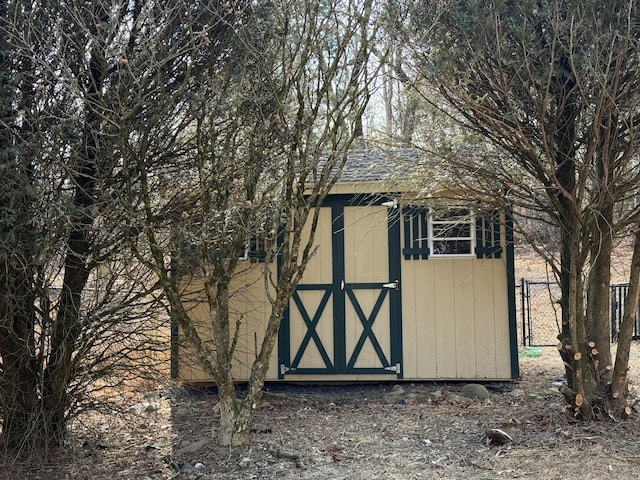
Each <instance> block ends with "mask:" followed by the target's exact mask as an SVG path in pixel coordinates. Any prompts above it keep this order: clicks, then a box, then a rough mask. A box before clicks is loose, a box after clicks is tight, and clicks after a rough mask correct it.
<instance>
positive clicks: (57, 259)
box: [0, 0, 198, 447]
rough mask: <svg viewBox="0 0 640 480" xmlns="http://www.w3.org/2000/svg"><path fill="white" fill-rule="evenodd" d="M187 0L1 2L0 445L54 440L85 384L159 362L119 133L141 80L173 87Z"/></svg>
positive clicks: (84, 395)
mask: <svg viewBox="0 0 640 480" xmlns="http://www.w3.org/2000/svg"><path fill="white" fill-rule="evenodd" d="M183 7H185V5H182V4H179V5H178V4H175V5H171V6H166V8H165V7H164V6H163V7H160V6H158V5H156V4H153V3H149V2H130V3H127V4H126V5H121V4H117V3H113V2H107V1H104V2H102V1H98V2H81V3H78V2H64V1H63V2H48V1H37V2H31V3H24V2H21V1H19V0H16V1H11V2H5V3H3V8H4V9H5V11H4V12H2V13H3V15H1V16H0V31H1V32H2V35H1V36H2V57H1V60H2V62H1V67H2V71H1V73H0V75H2V92H1V93H2V100H1V102H2V108H3V114H2V122H3V124H2V147H1V148H2V150H1V151H2V159H1V160H2V162H1V164H0V168H2V174H3V175H2V178H3V182H2V186H0V189H1V193H0V212H1V213H0V222H1V227H0V232H1V234H2V241H1V242H0V245H1V249H2V250H1V255H2V262H1V264H2V267H1V268H2V270H1V271H0V279H1V280H2V298H1V300H0V330H1V332H2V334H1V335H0V337H1V340H0V369H1V382H2V388H0V414H1V415H2V423H3V425H2V437H1V439H2V442H3V444H4V446H6V447H28V446H30V445H34V446H42V445H45V446H46V445H52V444H58V443H60V442H61V441H62V438H63V437H64V436H65V433H66V422H67V420H68V419H69V418H71V417H72V416H73V415H75V414H76V413H77V412H78V411H79V410H80V409H82V408H85V407H87V406H88V405H91V404H93V403H94V402H95V401H96V396H95V395H94V396H92V395H90V393H92V392H95V390H96V389H99V388H103V389H104V387H107V386H113V385H114V384H118V383H120V382H123V381H124V380H127V379H129V380H132V379H135V378H136V377H137V376H139V375H140V374H141V373H142V371H141V369H140V368H139V367H141V366H144V367H145V368H147V369H148V370H147V372H148V373H149V372H153V370H157V369H158V368H159V367H158V365H159V364H158V363H157V362H154V361H153V360H154V357H153V356H152V355H150V352H153V351H154V349H157V348H158V347H159V344H158V336H157V333H158V330H157V328H158V326H159V324H160V322H161V321H162V319H163V315H162V313H163V310H162V304H161V303H159V302H158V299H159V296H160V295H161V290H158V289H157V278H155V276H153V275H152V272H151V271H150V270H149V269H148V268H145V267H144V266H143V265H141V264H140V263H136V262H132V261H131V260H132V258H133V257H132V255H131V254H130V253H129V254H127V249H126V248H125V247H126V243H125V240H126V239H127V238H128V231H129V229H130V228H137V226H135V225H128V224H126V222H124V221H123V219H126V218H127V217H125V216H124V215H122V211H121V210H120V209H118V208H117V206H118V205H120V203H119V201H118V199H119V197H120V195H121V192H122V191H123V189H124V176H123V175H122V167H123V165H122V155H121V153H120V152H119V150H118V143H117V136H116V135H117V134H119V133H120V130H119V129H118V128H117V127H118V126H119V125H120V123H121V122H122V121H124V119H123V117H122V113H123V111H124V107H125V106H126V105H128V104H129V103H130V102H131V100H132V98H133V97H134V96H135V95H139V94H140V92H141V91H144V92H145V94H146V97H145V98H146V100H147V101H153V98H154V97H155V98H159V97H160V96H161V95H162V94H165V92H175V91H176V90H177V88H178V86H182V84H181V83H180V82H179V81H178V79H179V78H180V76H181V75H182V70H183V69H187V67H188V65H185V63H184V62H183V63H182V64H180V63H179V62H180V61H183V60H184V58H185V54H184V52H185V51H188V50H189V49H190V48H191V46H190V45H189V44H188V43H186V42H188V41H193V38H191V37H183V36H182V33H183V31H184V30H185V29H188V28H190V27H192V26H193V25H192V24H190V23H189V21H195V20H194V18H193V17H189V16H188V14H189V12H190V10H189V8H186V7H185V8H183ZM193 8H194V9H195V10H198V8H196V7H193ZM154 22H157V23H154ZM181 30H182V31H181ZM161 47H162V48H164V50H163V49H161ZM154 61H155V62H156V63H155V65H157V64H161V65H162V68H160V69H156V70H150V69H149V67H147V69H146V70H145V71H143V72H140V71H137V72H136V73H140V74H141V75H140V76H139V77H137V78H135V79H133V83H132V84H126V83H125V82H124V80H125V79H127V80H131V79H132V77H130V76H128V77H127V76H125V75H123V73H124V72H125V71H130V70H128V68H129V65H130V64H131V65H142V64H144V65H148V66H149V65H154V63H153V62H154ZM172 69H173V70H172ZM176 85H177V86H176ZM134 87H135V88H134ZM174 105H175V104H174ZM168 115H171V112H170V113H167V116H168ZM167 116H165V117H164V118H165V119H166V118H167ZM136 118H137V121H138V122H141V123H145V122H149V121H150V120H151V119H150V118H148V117H147V118H145V117H141V116H138V117H136ZM167 128H171V126H168V127H167ZM164 318H165V322H166V315H165V316H164ZM141 359H144V362H140V360H141ZM163 360H164V359H163Z"/></svg>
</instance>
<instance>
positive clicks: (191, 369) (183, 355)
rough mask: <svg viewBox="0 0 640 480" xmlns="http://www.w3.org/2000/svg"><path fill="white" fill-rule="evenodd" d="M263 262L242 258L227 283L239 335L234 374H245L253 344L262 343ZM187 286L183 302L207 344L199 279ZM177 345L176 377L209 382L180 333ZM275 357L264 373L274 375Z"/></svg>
mask: <svg viewBox="0 0 640 480" xmlns="http://www.w3.org/2000/svg"><path fill="white" fill-rule="evenodd" d="M263 268H264V264H258V263H249V262H242V263H241V265H240V267H239V268H238V272H237V273H236V274H235V276H234V278H233V281H232V283H231V289H230V290H231V292H233V294H232V295H233V296H232V298H231V299H230V305H229V309H230V316H231V325H232V328H234V326H235V324H236V323H235V322H238V321H239V328H240V330H239V335H238V343H237V347H236V354H235V356H234V362H233V375H234V378H236V379H238V380H239V381H241V380H246V379H248V378H249V372H250V368H251V364H252V363H253V360H254V359H255V356H256V348H258V349H259V348H260V345H261V344H262V338H263V332H264V330H265V326H266V323H267V318H268V317H267V316H268V314H269V310H270V308H269V304H268V301H267V298H266V295H265V294H264V280H263V275H262V269H263ZM186 288H188V290H189V292H190V299H189V300H188V301H187V302H186V305H187V308H188V309H189V313H190V315H191V317H192V318H193V319H194V322H195V324H196V325H197V328H198V331H199V333H200V336H201V337H202V339H203V340H204V341H205V342H207V343H208V344H209V345H211V339H212V336H211V333H210V332H211V328H210V327H208V325H210V324H211V323H210V322H211V319H210V312H209V308H208V306H207V303H206V299H205V298H204V290H203V288H204V287H203V282H202V281H201V280H192V281H190V282H189V284H188V286H187V287H186ZM179 338H181V339H182V341H181V342H180V346H179V354H178V369H179V378H180V379H181V380H183V381H185V382H188V383H199V382H204V383H209V382H212V381H213V379H212V378H211V377H210V375H208V374H207V373H206V372H205V371H204V370H203V368H202V366H201V365H199V364H198V362H197V361H196V360H195V355H194V354H193V352H192V351H191V349H190V347H189V346H188V345H186V342H185V340H184V336H183V335H182V333H180V335H179ZM277 368H278V366H277V357H274V358H272V359H271V362H270V365H269V373H268V376H269V377H270V378H273V377H277V371H278V370H277Z"/></svg>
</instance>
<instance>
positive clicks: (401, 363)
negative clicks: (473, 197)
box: [173, 150, 519, 383]
mask: <svg viewBox="0 0 640 480" xmlns="http://www.w3.org/2000/svg"><path fill="white" fill-rule="evenodd" d="M417 161H418V158H417V156H416V154H415V152H407V151H403V152H402V155H390V154H389V153H385V152H382V151H364V150H362V151H354V152H352V153H350V155H349V160H348V162H347V166H346V168H345V169H344V171H343V174H342V177H341V180H340V181H339V182H338V183H337V184H336V185H335V187H334V189H333V190H332V193H331V195H329V196H328V197H327V198H326V200H325V202H324V203H323V204H322V207H321V211H320V218H319V223H318V227H317V231H316V241H315V243H316V245H317V247H318V248H317V251H316V253H315V255H314V256H313V257H312V259H311V260H310V263H309V265H308V266H307V269H306V271H305V274H304V277H303V279H302V282H301V283H300V284H299V285H298V287H297V289H296V291H295V292H294V294H293V296H292V298H291V301H290V303H289V308H288V310H287V311H286V313H285V315H284V318H283V320H282V324H281V328H280V332H279V337H278V343H277V345H276V348H274V352H273V354H272V357H271V362H270V367H269V372H268V375H267V381H287V382H293V381H305V382H322V381H384V380H397V379H405V380H416V381H418V380H483V381H499V380H509V379H515V378H517V377H518V375H519V371H518V352H517V340H516V318H515V317H516V312H515V282H514V255H513V241H512V227H511V222H510V217H509V215H508V212H501V211H487V210H485V209H483V208H482V206H481V205H478V204H474V205H469V204H465V203H462V202H459V201H456V198H455V197H456V196H455V195H452V194H450V195H447V197H448V198H449V199H450V201H442V200H433V201H427V200H425V197H427V196H428V195H425V194H424V193H418V192H415V191H414V190H415V189H412V188H411V187H410V185H411V182H407V181H406V180H407V176H406V175H404V174H402V172H403V168H404V167H406V166H407V165H411V168H416V165H417V164H418V163H417ZM398 172H400V173H398ZM434 198H435V197H434ZM240 268H241V271H240V272H238V280H237V281H238V282H239V285H241V288H239V289H238V291H239V292H241V293H239V294H238V295H237V296H236V298H235V299H234V312H235V315H238V316H241V318H242V322H243V327H242V328H243V330H242V335H241V338H239V339H238V345H239V348H238V350H239V351H240V352H241V354H240V355H239V357H238V358H237V359H236V362H235V365H234V376H235V378H236V379H237V380H238V381H243V380H247V378H248V374H249V366H250V364H251V361H252V360H253V358H254V355H255V352H256V351H257V345H258V344H259V342H260V341H261V331H262V328H261V327H262V326H263V325H264V324H265V322H266V315H267V306H266V303H267V302H266V297H265V293H264V290H263V289H264V286H263V282H261V281H259V278H260V275H261V273H260V266H259V265H257V264H256V263H251V262H249V261H247V262H246V263H244V264H243V265H242V266H241V267H240ZM196 283H197V282H196ZM191 288H193V290H194V291H196V290H197V289H198V285H196V284H195V283H194V284H193V285H191ZM191 307H192V308H193V309H194V311H195V312H197V315H196V316H197V317H198V318H201V319H202V320H203V322H202V326H201V327H200V328H205V327H204V325H205V323H206V318H207V316H208V312H207V309H206V306H205V305H204V304H198V302H197V301H194V302H193V305H192V306H191ZM178 337H179V335H177V336H175V335H174V340H176V341H177V340H178ZM174 356H175V358H174V359H173V360H174V373H177V377H178V378H179V379H181V380H183V381H185V382H187V383H210V382H212V379H210V378H208V376H207V375H206V374H205V373H204V372H203V371H202V369H200V368H199V367H198V365H197V364H195V363H194V361H192V360H191V358H192V356H191V355H190V354H189V351H188V348H186V347H182V346H180V347H178V345H177V344H176V348H175V349H174Z"/></svg>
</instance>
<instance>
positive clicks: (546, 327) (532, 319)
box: [517, 278, 562, 347]
mask: <svg viewBox="0 0 640 480" xmlns="http://www.w3.org/2000/svg"><path fill="white" fill-rule="evenodd" d="M519 287H520V288H519V290H520V302H518V303H519V305H518V306H517V307H518V318H520V320H521V328H520V332H519V335H520V345H525V346H532V347H534V346H535V347H544V346H554V345H556V344H557V343H558V334H559V333H560V330H561V328H562V312H561V311H560V286H559V285H558V284H556V283H554V282H536V281H529V280H525V279H524V278H521V279H520V285H519Z"/></svg>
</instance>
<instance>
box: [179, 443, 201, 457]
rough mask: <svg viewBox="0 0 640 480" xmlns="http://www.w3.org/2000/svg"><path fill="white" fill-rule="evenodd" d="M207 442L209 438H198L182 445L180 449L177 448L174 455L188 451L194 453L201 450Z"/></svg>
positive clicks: (184, 453)
mask: <svg viewBox="0 0 640 480" xmlns="http://www.w3.org/2000/svg"><path fill="white" fill-rule="evenodd" d="M208 443H209V440H199V441H197V442H193V443H189V444H188V445H186V446H184V447H182V448H181V449H179V450H178V451H177V452H176V453H175V455H176V456H179V455H186V454H189V453H195V452H197V451H199V450H201V449H202V448H203V447H204V446H205V445H207V444H208Z"/></svg>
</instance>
